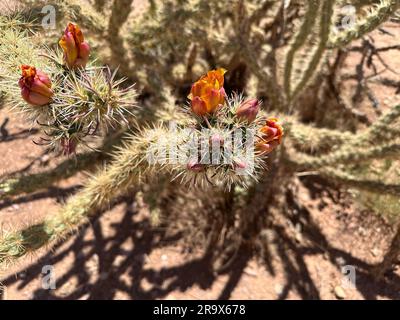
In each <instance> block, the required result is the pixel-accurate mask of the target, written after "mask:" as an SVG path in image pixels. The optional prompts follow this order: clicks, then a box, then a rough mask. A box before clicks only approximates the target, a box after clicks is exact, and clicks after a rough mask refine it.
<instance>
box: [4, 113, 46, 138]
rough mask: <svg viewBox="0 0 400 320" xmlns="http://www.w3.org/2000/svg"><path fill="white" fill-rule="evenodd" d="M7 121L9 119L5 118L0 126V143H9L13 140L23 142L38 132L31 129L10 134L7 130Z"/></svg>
mask: <svg viewBox="0 0 400 320" xmlns="http://www.w3.org/2000/svg"><path fill="white" fill-rule="evenodd" d="M9 121H10V119H9V118H5V119H4V121H3V123H1V124H0V143H1V142H11V141H15V140H23V139H26V138H28V137H29V136H31V135H34V134H36V133H38V132H39V129H36V128H32V129H24V130H21V131H19V132H17V133H14V134H10V133H9V131H8V129H7V125H8V122H9Z"/></svg>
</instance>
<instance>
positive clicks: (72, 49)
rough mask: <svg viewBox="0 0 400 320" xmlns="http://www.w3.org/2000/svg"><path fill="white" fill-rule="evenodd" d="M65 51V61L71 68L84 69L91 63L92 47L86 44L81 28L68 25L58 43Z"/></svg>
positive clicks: (71, 24)
mask: <svg viewBox="0 0 400 320" xmlns="http://www.w3.org/2000/svg"><path fill="white" fill-rule="evenodd" d="M58 43H59V45H60V46H61V48H62V49H63V51H64V61H65V63H66V64H67V66H68V67H70V68H79V67H81V68H84V67H85V66H86V64H87V62H88V61H89V54H90V46H89V44H88V43H87V42H85V40H84V37H83V33H82V31H81V29H80V28H79V26H77V25H76V24H73V23H68V26H67V27H66V28H65V31H64V35H63V36H62V37H61V39H60V41H59V42H58Z"/></svg>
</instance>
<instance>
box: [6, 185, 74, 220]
mask: <svg viewBox="0 0 400 320" xmlns="http://www.w3.org/2000/svg"><path fill="white" fill-rule="evenodd" d="M78 189H79V186H72V187H69V188H57V187H50V188H48V190H47V191H42V192H36V193H32V194H27V195H24V196H20V197H17V198H9V199H4V200H0V210H3V209H5V208H8V207H11V206H13V205H19V204H23V203H28V202H32V201H37V200H41V199H46V198H55V199H56V200H57V202H61V201H63V200H64V199H65V197H66V196H67V195H69V194H72V193H74V192H76V191H77V190H78ZM0 214H1V213H0Z"/></svg>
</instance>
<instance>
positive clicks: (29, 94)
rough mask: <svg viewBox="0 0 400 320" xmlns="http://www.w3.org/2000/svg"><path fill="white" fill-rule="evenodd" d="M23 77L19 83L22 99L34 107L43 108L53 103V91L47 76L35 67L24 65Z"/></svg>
mask: <svg viewBox="0 0 400 320" xmlns="http://www.w3.org/2000/svg"><path fill="white" fill-rule="evenodd" d="M21 70H22V76H21V78H20V79H19V81H18V85H19V87H20V88H21V96H22V98H23V99H24V100H25V101H26V102H27V103H29V104H31V105H34V106H43V105H46V104H48V103H50V101H51V97H52V96H53V94H54V93H53V91H52V90H51V80H50V78H49V77H48V75H47V74H45V73H44V72H42V71H40V70H38V69H36V68H35V67H31V66H27V65H22V66H21Z"/></svg>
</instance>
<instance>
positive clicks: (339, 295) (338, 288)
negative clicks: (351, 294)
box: [334, 286, 346, 300]
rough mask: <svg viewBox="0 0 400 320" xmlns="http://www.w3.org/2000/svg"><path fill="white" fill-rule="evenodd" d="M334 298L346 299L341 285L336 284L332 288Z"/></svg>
mask: <svg viewBox="0 0 400 320" xmlns="http://www.w3.org/2000/svg"><path fill="white" fill-rule="evenodd" d="M334 292H335V296H336V298H338V299H340V300H343V299H346V292H345V291H344V289H343V288H342V287H341V286H336V287H335V289H334Z"/></svg>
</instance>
